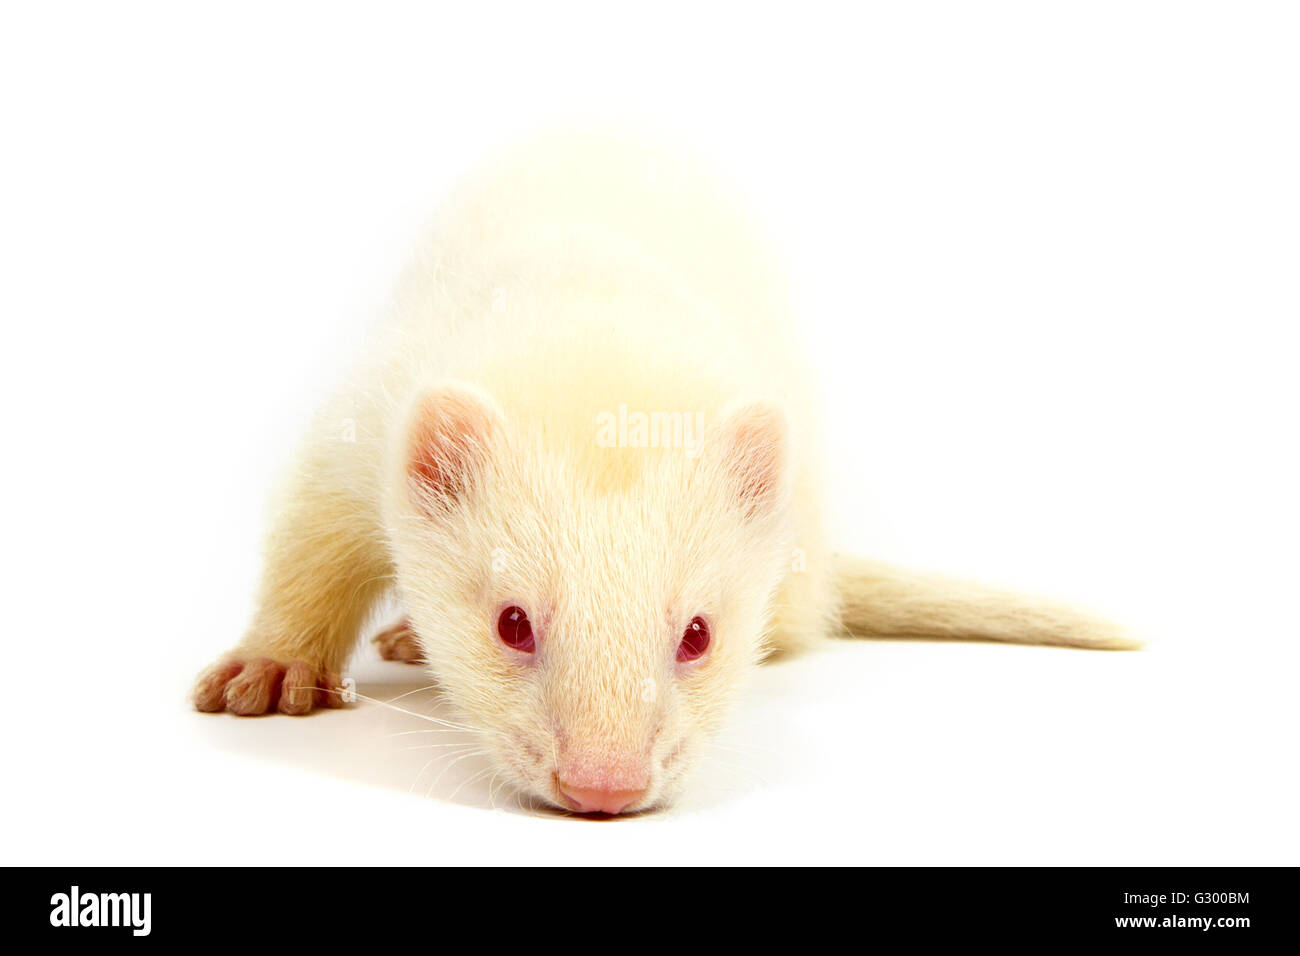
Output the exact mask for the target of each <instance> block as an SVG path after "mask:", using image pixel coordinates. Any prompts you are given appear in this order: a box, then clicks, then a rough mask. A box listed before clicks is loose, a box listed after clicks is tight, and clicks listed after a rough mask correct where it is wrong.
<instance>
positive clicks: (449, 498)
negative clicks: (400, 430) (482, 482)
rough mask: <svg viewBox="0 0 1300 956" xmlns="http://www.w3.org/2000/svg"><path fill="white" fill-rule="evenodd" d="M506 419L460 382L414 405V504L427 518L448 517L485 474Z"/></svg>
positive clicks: (410, 479) (409, 469) (410, 457)
mask: <svg viewBox="0 0 1300 956" xmlns="http://www.w3.org/2000/svg"><path fill="white" fill-rule="evenodd" d="M503 422H504V416H503V415H502V413H501V409H500V407H499V406H498V405H497V403H496V402H495V401H493V399H492V398H491V396H489V395H488V394H487V393H485V392H483V391H481V390H479V389H477V388H475V387H474V386H472V385H466V384H464V383H461V382H450V383H447V384H444V385H440V386H438V387H437V388H434V389H432V390H430V391H428V392H426V393H425V394H424V395H422V396H421V397H420V398H419V400H418V401H417V402H416V403H415V409H414V412H413V414H412V416H411V425H410V429H409V432H408V438H407V454H406V477H407V484H408V487H409V488H410V493H411V500H412V502H413V503H414V504H415V505H416V507H418V508H419V509H420V510H422V511H424V512H425V513H426V514H429V515H434V514H440V513H443V512H445V511H446V510H447V509H448V508H449V507H450V506H452V505H453V504H455V502H456V501H458V500H459V499H460V498H461V497H463V496H464V494H465V492H466V491H467V489H468V488H469V487H470V485H471V483H472V482H473V481H474V480H475V478H476V477H477V476H478V475H479V474H481V472H482V470H483V467H484V466H485V465H486V464H487V462H488V460H489V459H490V457H491V454H492V448H493V446H494V445H495V444H496V443H497V440H498V438H499V436H500V433H501V426H502V423H503Z"/></svg>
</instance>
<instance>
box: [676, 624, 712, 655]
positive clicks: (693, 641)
mask: <svg viewBox="0 0 1300 956" xmlns="http://www.w3.org/2000/svg"><path fill="white" fill-rule="evenodd" d="M708 649H709V625H707V624H705V623H704V618H702V617H697V618H693V619H692V620H691V623H690V624H688V625H687V626H686V633H685V634H683V635H682V642H681V643H680V644H678V645H677V660H678V662H680V663H683V664H685V663H686V662H687V661H693V660H696V659H697V658H698V657H699V656H700V655H701V654H703V653H704V652H705V651H707V650H708Z"/></svg>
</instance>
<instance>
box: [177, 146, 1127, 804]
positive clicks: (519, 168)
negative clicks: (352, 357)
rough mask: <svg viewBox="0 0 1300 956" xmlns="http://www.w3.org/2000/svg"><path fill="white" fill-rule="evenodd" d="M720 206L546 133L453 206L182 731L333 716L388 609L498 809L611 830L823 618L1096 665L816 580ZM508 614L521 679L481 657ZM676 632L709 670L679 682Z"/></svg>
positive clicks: (805, 519) (627, 154) (338, 412)
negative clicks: (617, 423)
mask: <svg viewBox="0 0 1300 956" xmlns="http://www.w3.org/2000/svg"><path fill="white" fill-rule="evenodd" d="M724 192H725V191H724V190H723V189H721V188H720V187H719V185H718V184H717V183H716V182H715V181H713V180H711V179H709V178H707V177H705V176H703V175H701V174H700V173H699V172H697V170H696V169H695V168H694V166H692V165H690V164H689V163H685V162H683V161H682V160H681V159H679V158H678V156H677V154H676V153H674V152H672V151H663V150H654V149H648V148H647V147H645V146H644V145H642V144H639V143H633V142H629V141H626V140H624V139H622V138H620V137H619V136H617V135H610V134H607V133H602V134H588V133H577V132H573V131H566V132H563V133H558V134H554V135H551V136H548V137H544V138H541V139H539V140H537V141H534V142H532V143H530V144H527V145H525V146H523V147H521V148H520V149H517V150H515V151H512V152H510V153H509V154H507V155H505V156H504V157H502V158H501V159H499V160H498V161H496V162H495V163H493V164H491V165H489V166H488V167H486V168H485V169H484V170H483V171H481V172H480V173H479V174H477V175H476V176H474V177H472V178H471V179H470V180H469V181H467V182H466V183H465V184H464V186H463V187H462V188H461V189H460V190H459V191H458V192H457V193H456V194H455V196H454V197H453V198H452V200H451V201H450V203H449V204H448V205H447V207H446V208H445V209H444V210H443V211H442V213H441V214H440V216H439V217H438V219H437V225H436V228H435V229H434V231H433V232H432V234H431V236H430V238H429V240H428V243H427V245H426V247H425V248H424V249H423V250H422V251H421V253H420V254H419V256H418V257H417V258H416V260H415V262H414V264H413V265H412V267H411V268H410V269H409V270H408V272H407V273H406V275H405V276H404V278H403V280H402V282H401V284H400V286H399V289H398V293H397V295H396V296H395V299H394V301H393V304H392V307H391V309H390V310H389V321H388V322H387V324H386V331H385V332H384V334H383V335H382V336H381V342H380V344H379V346H378V347H377V348H376V349H375V352H374V358H373V360H372V361H371V362H370V363H369V364H368V365H367V366H366V367H365V368H362V369H361V370H359V372H358V374H357V376H356V380H355V381H353V382H351V383H350V384H349V385H348V387H347V388H345V389H343V390H342V391H341V392H340V394H339V395H338V396H337V398H336V399H335V400H334V401H332V402H331V403H330V404H329V405H328V406H327V407H326V408H325V409H324V411H323V412H322V413H321V414H320V416H319V417H318V419H317V421H316V424H315V426H314V427H313V429H312V432H311V434H309V435H308V437H307V438H306V439H305V441H304V444H303V447H302V449H301V451H300V453H299V457H298V460H297V466H296V468H295V469H294V471H293V474H292V477H291V480H290V481H289V484H288V487H287V488H286V489H285V490H284V493H283V497H282V501H283V505H282V508H281V510H280V512H279V515H278V519H277V523H276V526H275V529H274V530H273V532H272V535H271V540H270V547H269V551H268V555H267V564H266V571H265V578H264V584H263V587H262V592H261V599H260V604H259V610H258V612H257V615H256V617H255V619H254V621H253V623H252V625H251V627H250V630H249V632H248V634H247V636H246V637H245V639H244V641H243V642H242V643H241V644H240V646H239V647H237V648H236V649H235V650H234V651H233V652H232V653H231V655H229V656H227V657H226V658H224V659H223V660H222V661H220V662H218V664H217V665H215V666H214V668H213V669H211V670H209V671H208V672H206V673H205V674H204V675H203V676H202V677H201V679H200V682H199V686H198V687H197V689H196V692H195V699H196V702H197V704H198V706H199V707H200V708H201V709H206V710H216V709H223V708H225V709H230V710H233V711H235V712H238V713H259V712H262V711H264V710H267V709H270V708H271V707H278V709H280V710H282V711H285V712H289V713H300V712H304V711H305V710H309V709H310V708H311V706H312V705H313V704H316V705H320V704H329V703H332V702H333V699H332V696H331V695H330V694H329V693H322V692H319V691H314V690H313V687H314V686H315V682H324V684H323V686H334V684H333V683H332V682H333V681H335V680H336V679H337V675H338V673H339V672H340V670H341V668H342V667H343V665H344V663H345V662H346V659H347V657H348V654H349V653H350V651H351V649H352V647H353V645H354V644H355V642H356V640H357V637H358V631H359V629H360V627H361V625H362V622H363V621H364V620H365V618H366V617H367V615H368V614H369V612H370V610H371V608H372V606H373V605H374V603H375V601H376V599H377V598H378V597H379V596H380V595H381V594H382V593H383V592H384V591H385V590H386V589H388V588H390V587H395V588H396V590H397V592H398V595H399V597H400V600H401V602H402V604H403V606H404V608H405V610H406V612H407V614H408V615H409V617H410V620H411V622H412V625H413V628H414V630H415V632H416V633H417V634H418V639H419V641H420V646H421V647H422V649H423V651H424V656H425V657H426V659H427V661H428V663H429V666H430V668H431V669H432V672H433V674H434V675H435V676H436V678H437V679H438V681H439V682H440V684H441V685H442V686H443V687H444V688H445V690H446V693H447V694H448V696H449V699H450V700H451V701H453V702H454V703H455V705H456V706H457V708H458V709H459V710H460V712H461V714H462V717H463V719H464V720H465V721H466V722H467V723H468V724H469V725H471V726H473V727H475V728H477V729H478V730H480V731H481V732H482V734H483V739H484V742H485V744H486V746H487V747H488V748H489V750H490V751H491V752H492V753H493V754H494V756H495V758H496V760H497V762H498V763H499V765H500V768H501V769H503V770H504V771H505V772H506V773H507V774H508V776H509V777H510V779H512V780H513V781H514V783H515V784H516V785H517V786H519V787H520V788H522V789H524V790H526V791H529V792H531V793H534V794H537V795H539V796H541V797H543V798H544V799H546V800H549V801H551V802H554V803H557V804H559V805H561V806H563V805H564V801H563V798H562V797H561V796H560V795H559V794H558V793H557V791H556V775H557V773H559V772H565V773H570V774H579V775H583V778H584V779H587V780H590V781H593V785H595V786H606V787H610V788H616V789H617V788H622V787H624V786H627V787H632V786H634V785H635V786H637V787H639V786H640V784H639V783H638V782H637V781H638V779H639V777H640V776H641V775H644V774H648V783H647V784H646V786H645V788H644V789H645V793H644V796H643V797H642V798H641V799H639V800H638V802H637V803H636V805H634V806H632V807H630V808H629V809H638V808H641V807H645V806H651V805H654V804H656V803H660V802H662V801H664V800H665V799H667V798H668V797H670V796H671V794H672V793H673V791H674V790H675V789H676V788H677V787H678V786H679V785H680V781H681V778H682V776H683V774H684V772H685V771H686V769H687V768H688V767H689V766H690V765H691V763H692V760H693V758H694V757H695V756H696V754H697V753H698V752H699V751H700V749H701V746H702V744H703V742H704V741H705V740H706V739H707V737H708V736H709V734H711V733H712V732H713V731H714V730H715V729H716V728H717V726H718V724H719V722H720V721H721V720H722V719H723V716H724V715H725V713H726V711H727V708H728V706H729V704H730V702H731V700H732V699H733V697H734V695H735V694H736V692H737V691H738V690H739V689H740V687H741V686H742V685H743V682H744V678H745V676H746V674H747V673H748V672H749V670H750V668H751V667H752V665H753V664H755V663H756V662H757V661H759V660H760V659H761V658H762V657H764V656H765V655H766V654H768V653H769V652H771V651H773V650H778V651H788V650H794V649H797V648H799V647H804V646H808V645H811V644H814V643H816V642H817V641H818V640H820V639H822V638H823V637H825V636H827V635H830V634H832V633H834V632H835V631H837V630H838V629H839V628H840V624H841V617H840V608H841V602H842V604H843V608H844V615H843V622H842V623H843V625H844V626H845V627H846V628H847V629H848V630H849V631H850V632H852V633H861V634H877V635H891V636H944V637H956V636H960V637H977V638H988V639H993V640H1021V641H1041V642H1044V643H1066V644H1081V645H1087V646H1102V647H1112V646H1120V644H1121V643H1122V641H1121V639H1120V638H1119V637H1117V636H1116V635H1115V634H1114V633H1113V632H1112V631H1111V630H1109V629H1108V628H1107V627H1106V626H1104V625H1099V624H1095V623H1093V622H1091V621H1089V620H1087V619H1085V618H1083V617H1080V616H1077V615H1073V614H1071V613H1070V612H1065V611H1056V610H1050V609H1044V608H1041V607H1039V606H1037V605H1029V604H1025V603H1023V602H1020V601H1019V600H1018V599H1012V598H1006V597H1004V596H1001V595H990V594H988V593H986V592H981V591H976V590H972V589H970V588H969V587H967V586H960V587H947V586H945V587H939V588H934V587H929V586H926V585H923V584H921V583H919V582H918V581H917V580H915V579H912V578H908V577H903V576H899V575H897V574H895V573H893V572H889V571H884V570H882V569H881V568H879V567H878V566H876V565H870V564H866V563H841V564H838V565H833V564H832V560H831V557H830V555H829V554H828V551H827V546H826V543H825V539H824V533H823V528H822V519H821V498H820V480H819V477H818V473H817V468H818V463H819V462H820V460H821V457H822V455H821V448H820V442H819V438H818V432H817V422H816V415H815V413H814V409H813V408H812V407H811V405H810V402H809V399H808V396H809V395H811V394H812V393H813V389H812V387H811V382H810V378H809V373H808V371H807V369H806V368H805V367H804V366H803V364H802V363H801V361H800V360H799V359H798V355H799V349H798V348H797V343H796V341H795V338H794V333H793V323H792V322H791V321H790V317H789V315H788V314H787V313H788V309H787V305H786V301H787V300H786V296H785V292H784V289H783V288H782V286H781V283H780V280H779V278H778V276H779V275H780V272H779V270H778V269H777V268H776V267H775V264H774V263H773V262H772V261H771V256H770V253H769V252H768V250H767V249H766V247H765V246H764V245H763V244H762V243H761V242H760V241H759V240H758V239H756V238H755V237H756V235H757V230H756V229H755V228H754V227H753V225H752V224H751V223H750V222H749V221H748V220H747V219H746V217H745V215H744V214H743V213H742V212H741V211H739V207H738V206H737V205H736V204H734V203H733V202H732V201H730V200H729V199H728V198H727V197H726V196H725V195H724ZM620 409H624V410H632V411H634V412H636V411H642V412H647V413H663V414H669V415H671V414H681V415H685V416H694V415H698V416H699V421H700V422H702V423H703V429H702V433H701V434H700V435H698V436H695V437H696V438H698V444H697V445H690V446H689V447H688V446H687V443H686V442H684V441H683V442H679V443H678V447H652V448H651V447H618V446H615V447H608V446H607V444H606V443H602V442H600V441H598V440H597V422H598V420H599V419H600V416H602V415H604V416H609V415H610V414H614V415H617V414H618V413H619V411H620ZM413 462H415V463H419V462H423V463H424V465H426V466H428V467H425V468H424V469H423V470H421V469H420V468H419V467H416V465H414V464H413ZM430 475H433V476H434V477H433V478H432V479H431V478H430V477H429V476H430ZM444 486H445V487H444ZM508 604H518V605H520V606H522V607H525V608H526V609H527V610H528V613H529V617H530V619H531V620H533V621H534V626H535V628H536V629H537V631H538V633H539V638H538V652H537V654H536V655H535V657H533V658H531V659H523V658H521V657H520V656H519V655H516V654H513V653H510V652H507V651H506V650H505V649H504V648H503V646H502V645H501V644H500V642H499V641H498V639H497V637H496V615H497V613H498V612H499V610H500V608H501V607H502V606H504V605H508ZM695 615H704V616H706V617H707V619H708V620H709V621H710V622H711V626H712V630H713V643H712V646H711V648H710V651H709V653H708V654H707V655H706V656H705V658H703V659H702V660H701V661H699V662H697V663H696V664H693V665H690V666H683V665H679V664H677V663H676V662H675V660H674V653H675V649H676V646H677V642H678V640H679V639H680V635H681V633H682V630H683V628H684V627H685V626H686V624H687V623H689V621H690V620H691V618H692V617H693V616H695ZM294 662H297V663H296V664H294ZM291 664H294V667H291V668H290V669H289V670H288V672H287V674H286V676H284V677H283V685H282V686H281V687H278V688H277V686H276V684H275V681H276V680H277V676H276V673H277V672H276V668H277V667H279V668H284V667H286V666H288V665H291ZM294 668H296V669H294Z"/></svg>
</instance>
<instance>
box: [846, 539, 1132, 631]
mask: <svg viewBox="0 0 1300 956" xmlns="http://www.w3.org/2000/svg"><path fill="white" fill-rule="evenodd" d="M835 573H836V578H837V583H838V587H839V596H840V616H841V622H842V624H843V628H844V630H845V631H847V632H848V634H849V635H850V636H852V637H914V638H937V639H948V640H967V641H1006V642H1010V643H1013V644H1056V645H1060V646H1064V647H1090V648H1097V649H1100V650H1132V649H1135V648H1138V647H1141V646H1142V642H1141V641H1140V640H1137V639H1136V638H1134V637H1133V636H1132V635H1130V634H1128V633H1126V632H1125V631H1124V629H1123V628H1121V627H1119V626H1118V625H1116V624H1112V623H1111V622H1109V621H1106V620H1104V619H1102V618H1096V617H1092V616H1090V615H1088V614H1085V613H1083V612H1081V611H1076V610H1074V609H1072V608H1070V607H1066V606H1062V605H1058V604H1053V603H1051V602H1048V601H1039V600H1036V599H1033V598H1026V597H1021V596H1019V595H1016V594H1011V593H1008V592H1005V591H997V590H993V589H990V588H985V587H981V586H979V585H976V584H969V583H966V582H963V581H954V580H950V579H947V578H943V577H939V576H938V575H932V574H923V573H917V572H913V571H905V570H902V569H900V568H896V567H891V566H890V565H887V564H881V563H878V562H875V561H867V560H863V559H861V558H851V557H839V558H838V559H837V562H836V566H835Z"/></svg>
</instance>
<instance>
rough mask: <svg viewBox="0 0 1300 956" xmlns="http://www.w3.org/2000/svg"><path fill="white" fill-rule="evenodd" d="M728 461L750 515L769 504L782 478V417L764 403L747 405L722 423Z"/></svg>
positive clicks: (772, 503) (783, 448)
mask: <svg viewBox="0 0 1300 956" xmlns="http://www.w3.org/2000/svg"><path fill="white" fill-rule="evenodd" d="M726 436H727V437H726V444H727V452H726V453H727V457H728V465H729V468H730V470H731V473H732V474H733V475H734V476H735V478H736V479H737V481H738V482H739V489H738V490H739V494H740V497H741V499H742V500H743V501H745V502H747V503H748V505H749V507H748V509H747V511H748V513H749V514H750V515H751V516H752V515H754V514H756V513H758V512H759V511H761V510H763V509H766V508H770V507H772V506H773V505H774V504H775V503H776V501H777V500H778V498H779V497H780V495H781V492H782V489H783V486H784V479H785V457H786V456H785V444H786V435H785V420H784V419H783V418H782V416H781V414H780V412H778V411H777V410H776V409H773V408H769V407H768V406H766V405H747V406H745V407H744V408H741V409H740V410H739V411H737V412H736V413H735V414H733V415H732V416H731V418H730V419H729V421H728V423H727V426H726Z"/></svg>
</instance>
